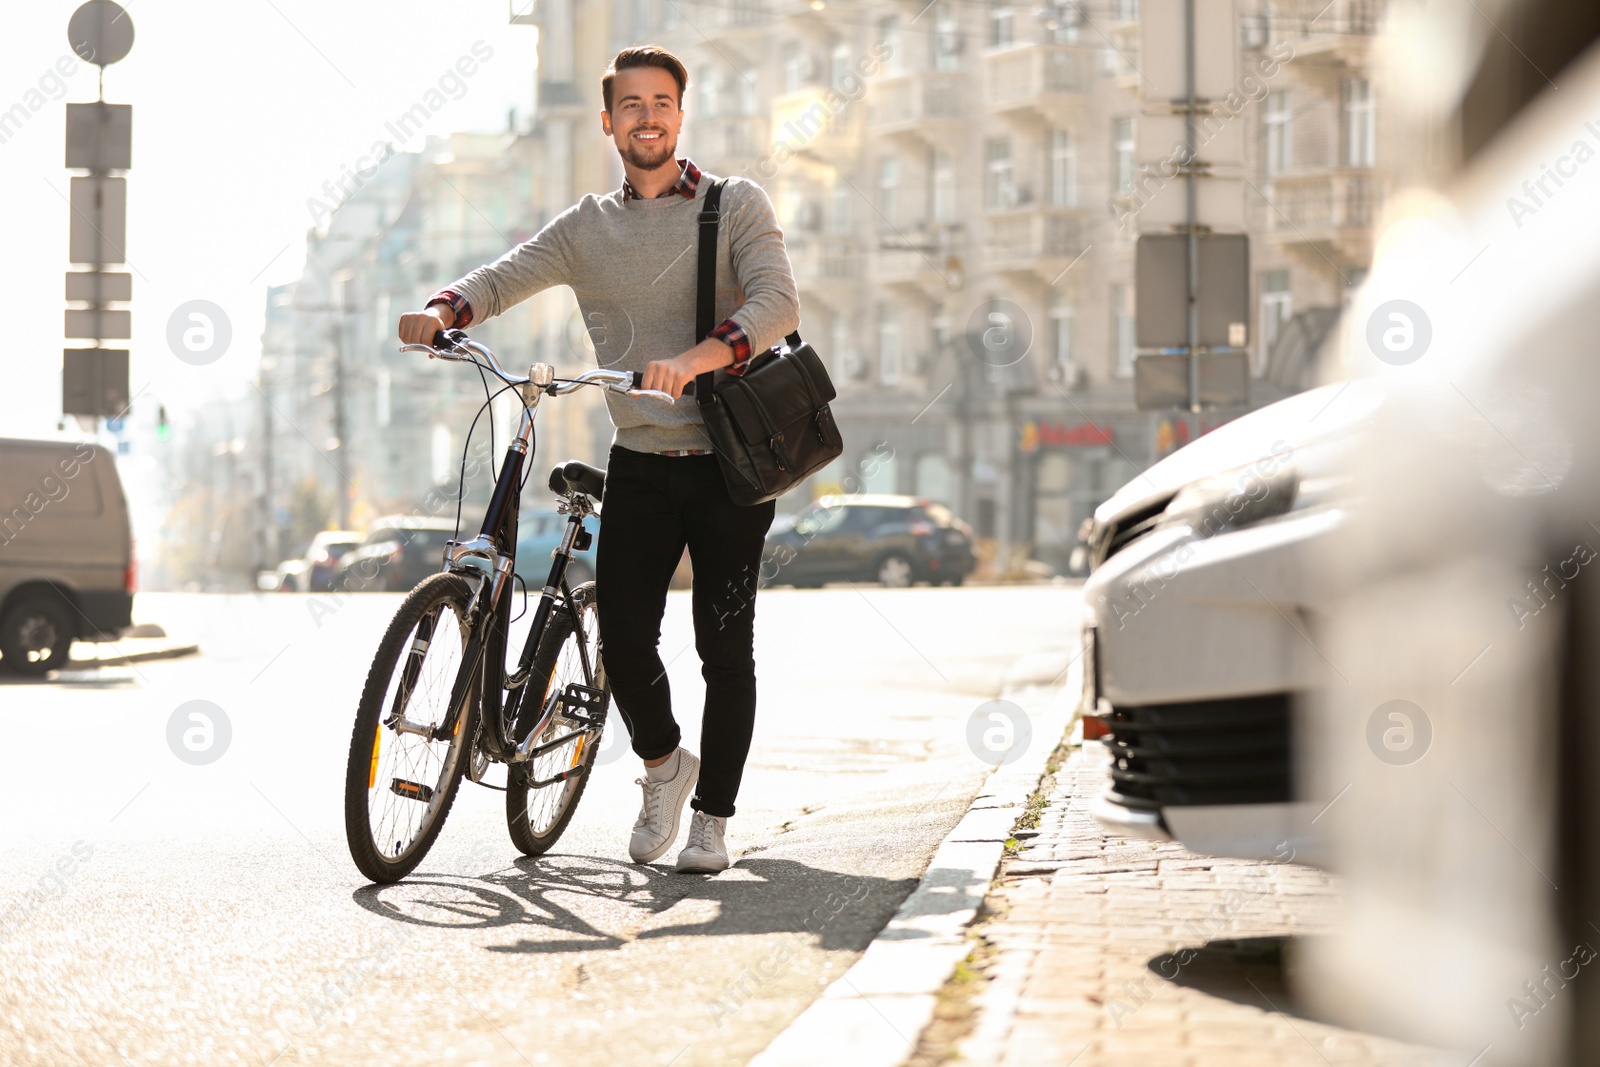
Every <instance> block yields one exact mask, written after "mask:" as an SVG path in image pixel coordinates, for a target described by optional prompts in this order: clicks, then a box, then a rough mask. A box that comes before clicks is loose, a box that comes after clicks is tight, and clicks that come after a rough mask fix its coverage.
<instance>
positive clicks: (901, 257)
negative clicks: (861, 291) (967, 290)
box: [869, 222, 961, 297]
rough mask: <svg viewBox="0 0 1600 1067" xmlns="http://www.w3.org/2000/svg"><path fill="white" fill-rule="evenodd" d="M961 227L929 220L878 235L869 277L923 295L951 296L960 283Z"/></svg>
mask: <svg viewBox="0 0 1600 1067" xmlns="http://www.w3.org/2000/svg"><path fill="white" fill-rule="evenodd" d="M959 244H960V234H959V230H958V229H957V228H955V227H953V226H950V225H947V224H933V225H930V224H928V223H926V222H923V223H915V224H912V225H909V226H903V227H900V228H899V229H896V230H889V231H886V232H884V233H882V234H880V235H879V245H878V247H877V248H875V249H873V250H872V259H871V264H870V267H869V271H870V278H869V280H870V281H872V282H874V283H876V284H878V285H887V286H897V287H901V288H905V289H911V290H915V291H916V292H917V293H918V294H920V295H924V296H932V297H938V296H941V295H948V294H949V291H950V290H951V289H953V288H958V287H959V286H960V284H961V267H960V262H961V261H960V256H959Z"/></svg>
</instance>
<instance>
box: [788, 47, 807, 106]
mask: <svg viewBox="0 0 1600 1067" xmlns="http://www.w3.org/2000/svg"><path fill="white" fill-rule="evenodd" d="M784 52H785V55H784V57H783V91H784V92H786V93H798V92H799V91H800V90H801V89H803V88H805V84H806V74H807V73H808V71H807V69H806V68H807V67H809V66H810V65H811V64H810V60H811V57H810V56H809V55H807V54H806V50H805V49H804V48H803V47H802V46H801V44H800V42H799V41H790V42H789V46H788V48H786V49H784Z"/></svg>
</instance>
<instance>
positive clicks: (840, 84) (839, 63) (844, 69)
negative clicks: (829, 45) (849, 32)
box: [830, 41, 860, 93]
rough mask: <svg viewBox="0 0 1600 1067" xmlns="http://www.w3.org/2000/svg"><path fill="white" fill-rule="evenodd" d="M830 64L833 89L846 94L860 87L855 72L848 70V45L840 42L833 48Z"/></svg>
mask: <svg viewBox="0 0 1600 1067" xmlns="http://www.w3.org/2000/svg"><path fill="white" fill-rule="evenodd" d="M830 63H831V65H832V68H833V70H832V72H831V81H832V84H833V87H834V88H835V89H838V90H839V91H840V92H842V93H848V92H851V91H852V89H854V88H858V87H859V86H860V82H859V81H858V80H857V79H856V73H855V71H853V70H851V69H850V45H849V44H848V43H847V42H845V41H840V42H839V43H838V44H836V45H834V46H833V53H832V58H831V60H830Z"/></svg>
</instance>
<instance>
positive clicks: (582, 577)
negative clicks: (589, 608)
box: [517, 508, 599, 590]
mask: <svg viewBox="0 0 1600 1067" xmlns="http://www.w3.org/2000/svg"><path fill="white" fill-rule="evenodd" d="M584 525H585V526H587V527H588V529H589V534H590V538H591V539H590V543H589V547H588V548H587V549H585V550H584V551H582V552H577V553H574V554H573V559H572V563H571V565H570V566H568V567H567V585H568V586H569V587H573V586H579V585H582V584H583V583H584V582H588V581H593V580H594V546H595V544H596V543H597V541H598V537H597V531H598V530H599V519H598V518H597V517H596V518H594V520H593V521H591V522H586V523H585V524H584ZM566 529H567V517H566V516H565V515H561V514H558V513H557V512H556V509H555V508H549V509H546V510H537V511H536V510H525V511H523V512H522V514H520V515H519V516H517V531H518V532H517V574H518V575H519V576H520V577H521V578H522V581H523V583H524V584H525V585H526V586H527V588H529V589H530V590H537V589H542V588H543V587H544V580H545V579H546V578H548V577H550V562H551V560H550V554H551V553H552V552H554V551H555V549H556V546H557V545H559V544H560V543H561V537H562V535H563V534H564V533H565V532H566Z"/></svg>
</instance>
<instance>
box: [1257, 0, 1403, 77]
mask: <svg viewBox="0 0 1600 1067" xmlns="http://www.w3.org/2000/svg"><path fill="white" fill-rule="evenodd" d="M1387 8H1388V3H1387V0H1332V3H1327V2H1325V0H1291V2H1290V3H1287V4H1283V5H1280V6H1279V7H1278V8H1277V9H1275V11H1274V15H1273V20H1272V28H1273V32H1272V37H1273V43H1274V44H1277V43H1287V44H1288V45H1289V46H1290V47H1292V48H1293V49H1294V61H1295V62H1296V63H1320V64H1325V65H1335V66H1345V67H1365V66H1366V65H1367V64H1368V62H1369V60H1370V56H1371V51H1372V43H1373V40H1374V39H1375V38H1376V36H1377V33H1378V31H1379V29H1381V28H1382V24H1383V17H1384V15H1385V13H1386V10H1387Z"/></svg>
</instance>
